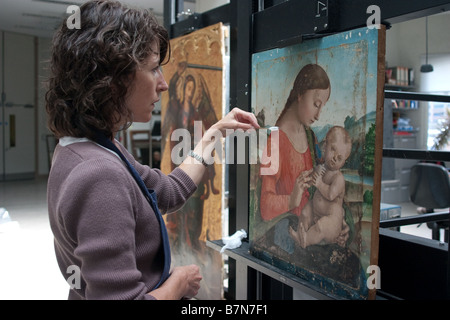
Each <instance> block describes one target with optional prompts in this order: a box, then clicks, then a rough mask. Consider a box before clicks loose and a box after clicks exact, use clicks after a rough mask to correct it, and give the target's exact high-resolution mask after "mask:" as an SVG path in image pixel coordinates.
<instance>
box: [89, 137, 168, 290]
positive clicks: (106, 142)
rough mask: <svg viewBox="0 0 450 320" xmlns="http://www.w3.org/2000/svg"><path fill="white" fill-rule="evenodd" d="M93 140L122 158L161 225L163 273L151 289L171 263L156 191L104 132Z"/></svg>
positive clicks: (163, 277) (164, 274)
mask: <svg viewBox="0 0 450 320" xmlns="http://www.w3.org/2000/svg"><path fill="white" fill-rule="evenodd" d="M95 142H97V143H98V144H99V145H101V146H103V147H105V148H107V149H109V150H112V151H114V152H115V153H117V154H118V155H119V157H120V158H121V159H122V161H123V162H125V164H126V166H127V168H128V170H129V171H130V173H131V175H132V176H133V178H134V180H135V181H136V182H137V184H138V185H139V188H140V189H141V191H142V193H143V194H144V196H145V198H146V199H147V200H148V202H149V203H150V205H151V207H152V209H153V211H154V212H155V215H156V217H157V219H158V222H159V225H160V227H161V236H162V242H163V249H164V270H163V274H162V276H161V280H160V281H159V282H158V284H157V285H156V286H155V288H153V289H156V288H158V287H159V286H160V285H161V284H162V283H164V281H166V280H167V278H168V277H169V273H170V263H171V261H170V260H171V257H170V243H169V235H168V233H167V229H166V224H165V223H164V220H163V217H162V215H161V212H160V211H159V209H158V201H157V198H156V193H155V191H153V190H150V189H148V188H147V186H146V185H145V184H144V181H142V178H141V176H140V175H139V173H138V172H137V171H136V169H135V168H134V167H133V166H132V165H131V163H130V162H129V161H128V160H127V158H125V156H124V155H123V154H122V152H120V150H119V149H118V148H117V147H116V146H115V144H114V143H113V142H112V141H111V140H110V139H108V138H107V137H106V136H105V135H104V134H102V133H100V132H97V138H96V140H95Z"/></svg>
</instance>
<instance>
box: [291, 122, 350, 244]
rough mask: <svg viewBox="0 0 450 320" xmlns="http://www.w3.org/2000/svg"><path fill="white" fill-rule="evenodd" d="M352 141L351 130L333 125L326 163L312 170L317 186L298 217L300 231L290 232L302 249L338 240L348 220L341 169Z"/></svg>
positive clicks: (325, 158)
mask: <svg viewBox="0 0 450 320" xmlns="http://www.w3.org/2000/svg"><path fill="white" fill-rule="evenodd" d="M351 149H352V141H351V139H350V136H349V134H348V132H347V131H346V130H345V129H344V128H343V127H339V126H335V127H332V128H331V129H330V130H329V131H328V133H327V136H326V137H325V144H324V148H323V150H324V160H325V161H324V164H322V165H319V166H317V167H316V168H315V169H314V172H313V173H312V175H313V178H312V181H313V182H312V183H313V185H314V186H315V187H316V188H317V190H316V191H315V193H314V195H313V198H312V199H311V200H310V201H309V202H308V203H307V204H306V206H305V207H304V208H303V210H302V214H301V216H300V217H299V224H298V227H297V231H295V230H294V229H293V228H290V230H289V232H290V234H291V236H292V238H293V239H294V240H295V242H296V243H297V244H298V245H300V246H301V247H302V248H306V247H307V246H310V245H313V244H318V243H320V242H322V241H325V243H334V242H338V243H339V241H338V237H339V236H340V235H341V232H342V230H343V229H344V228H348V226H347V225H346V223H345V220H344V216H345V212H344V208H343V206H342V205H343V201H344V196H345V179H344V175H343V174H342V173H341V171H340V169H341V168H342V167H343V166H344V164H345V161H346V160H347V159H348V157H349V156H350V153H351Z"/></svg>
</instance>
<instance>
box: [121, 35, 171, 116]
mask: <svg viewBox="0 0 450 320" xmlns="http://www.w3.org/2000/svg"><path fill="white" fill-rule="evenodd" d="M152 51H153V52H159V46H158V44H156V43H155V44H154V45H153V46H152ZM159 61H160V60H159V53H158V54H150V56H149V57H148V58H147V59H146V60H145V61H144V63H143V64H142V65H141V66H140V67H139V68H138V70H137V71H136V74H135V77H134V80H133V82H132V84H131V86H130V89H129V94H128V96H127V98H126V105H127V107H128V109H129V110H130V111H131V112H132V113H133V121H134V122H148V121H150V120H151V118H152V112H153V110H154V109H155V103H157V102H158V101H159V100H160V99H161V92H163V91H166V90H168V88H169V87H168V85H167V83H166V80H165V79H164V76H163V74H162V72H161V69H160V65H159Z"/></svg>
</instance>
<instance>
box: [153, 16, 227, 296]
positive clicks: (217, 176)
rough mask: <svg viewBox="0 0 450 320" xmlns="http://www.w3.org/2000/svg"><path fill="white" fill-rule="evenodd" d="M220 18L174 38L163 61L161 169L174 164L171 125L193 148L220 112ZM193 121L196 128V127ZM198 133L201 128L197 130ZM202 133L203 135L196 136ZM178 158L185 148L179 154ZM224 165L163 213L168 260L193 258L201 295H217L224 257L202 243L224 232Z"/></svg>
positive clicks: (187, 261) (189, 260) (214, 168)
mask: <svg viewBox="0 0 450 320" xmlns="http://www.w3.org/2000/svg"><path fill="white" fill-rule="evenodd" d="M223 28H224V27H223V25H222V24H221V23H219V24H216V25H213V26H210V27H207V28H205V29H202V30H198V31H195V32H193V33H191V34H189V35H186V36H183V37H179V38H176V39H172V40H171V42H170V45H171V59H170V61H169V63H168V64H167V65H164V66H163V73H164V77H165V79H166V81H167V83H168V85H169V90H168V92H165V93H163V95H162V99H161V106H162V108H161V113H162V114H161V118H162V125H161V126H162V138H163V140H162V161H161V170H162V171H163V172H164V173H166V174H167V173H170V172H171V171H172V170H173V169H175V168H176V166H177V164H176V163H174V161H172V160H173V158H172V150H174V148H175V147H177V145H179V143H181V142H182V141H181V140H178V139H177V140H176V141H171V140H172V139H171V137H172V134H173V132H174V130H177V129H186V130H187V131H188V132H189V135H190V139H191V141H190V145H191V148H192V149H193V147H194V144H195V141H194V140H195V139H197V138H199V137H200V135H198V132H200V131H198V130H199V129H198V128H199V127H198V124H200V128H201V131H203V132H204V131H205V130H207V129H208V128H209V127H210V126H211V125H212V124H214V123H215V122H217V120H219V119H221V118H222V113H223V111H222V110H223V101H224V99H223V94H224V92H223V87H224V74H225V72H224V29H223ZM195 124H197V134H194V133H195ZM200 133H201V132H200ZM200 138H201V137H200ZM177 156H180V157H181V158H184V157H186V156H187V153H186V152H185V154H177ZM222 176H223V174H222V165H221V164H219V163H218V161H216V163H215V164H214V165H212V166H210V167H209V168H208V170H207V172H206V174H205V176H204V179H203V181H202V182H201V183H200V184H199V186H198V190H197V191H196V192H195V194H194V195H193V196H192V197H191V198H190V199H189V200H188V202H187V203H186V204H185V205H184V206H183V207H182V208H181V209H180V210H178V211H177V212H175V213H171V214H168V215H167V216H166V217H165V220H166V225H167V228H168V232H169V238H170V242H171V248H172V265H173V266H180V265H189V264H196V265H198V266H200V269H201V274H202V276H203V280H202V287H201V290H200V292H199V294H198V296H197V297H198V298H199V299H221V298H222V293H223V276H222V266H223V265H222V264H223V262H222V257H221V255H220V253H218V252H217V251H214V250H213V249H210V248H208V247H207V246H206V240H207V239H210V240H212V239H220V238H221V237H222V194H223V192H222V183H223V182H222V181H223V178H222Z"/></svg>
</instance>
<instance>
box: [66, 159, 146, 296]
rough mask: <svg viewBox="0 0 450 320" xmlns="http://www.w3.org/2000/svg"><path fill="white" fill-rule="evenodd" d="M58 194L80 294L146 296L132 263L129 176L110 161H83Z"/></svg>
mask: <svg viewBox="0 0 450 320" xmlns="http://www.w3.org/2000/svg"><path fill="white" fill-rule="evenodd" d="M71 175H72V176H71V177H69V179H68V181H70V185H66V186H64V187H65V188H67V189H70V192H69V190H66V192H64V194H65V195H66V196H65V197H64V198H63V199H61V206H62V210H61V212H63V213H64V214H63V215H62V216H61V218H60V219H61V221H60V222H61V223H62V224H64V226H65V230H66V232H67V233H68V237H69V238H71V239H72V240H73V241H74V242H76V243H77V244H78V245H77V247H76V249H75V252H74V255H75V256H76V257H77V259H79V260H80V261H82V265H81V273H82V274H83V278H84V280H85V284H84V285H85V286H86V288H85V298H86V299H124V300H127V299H151V298H152V297H150V296H149V295H147V292H148V288H147V287H146V285H145V284H144V283H143V282H141V272H140V271H139V270H138V268H137V266H136V257H135V252H136V244H135V243H136V242H135V228H136V222H135V218H134V216H133V215H134V210H133V206H134V205H135V203H136V194H135V193H134V191H133V190H130V189H129V188H127V187H126V186H127V185H128V186H129V185H130V181H129V180H130V176H129V175H127V173H126V171H124V170H123V169H121V168H120V164H118V163H113V162H112V161H103V162H99V161H95V160H92V161H85V162H82V163H81V164H79V167H78V168H76V170H73V171H72V173H71Z"/></svg>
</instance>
